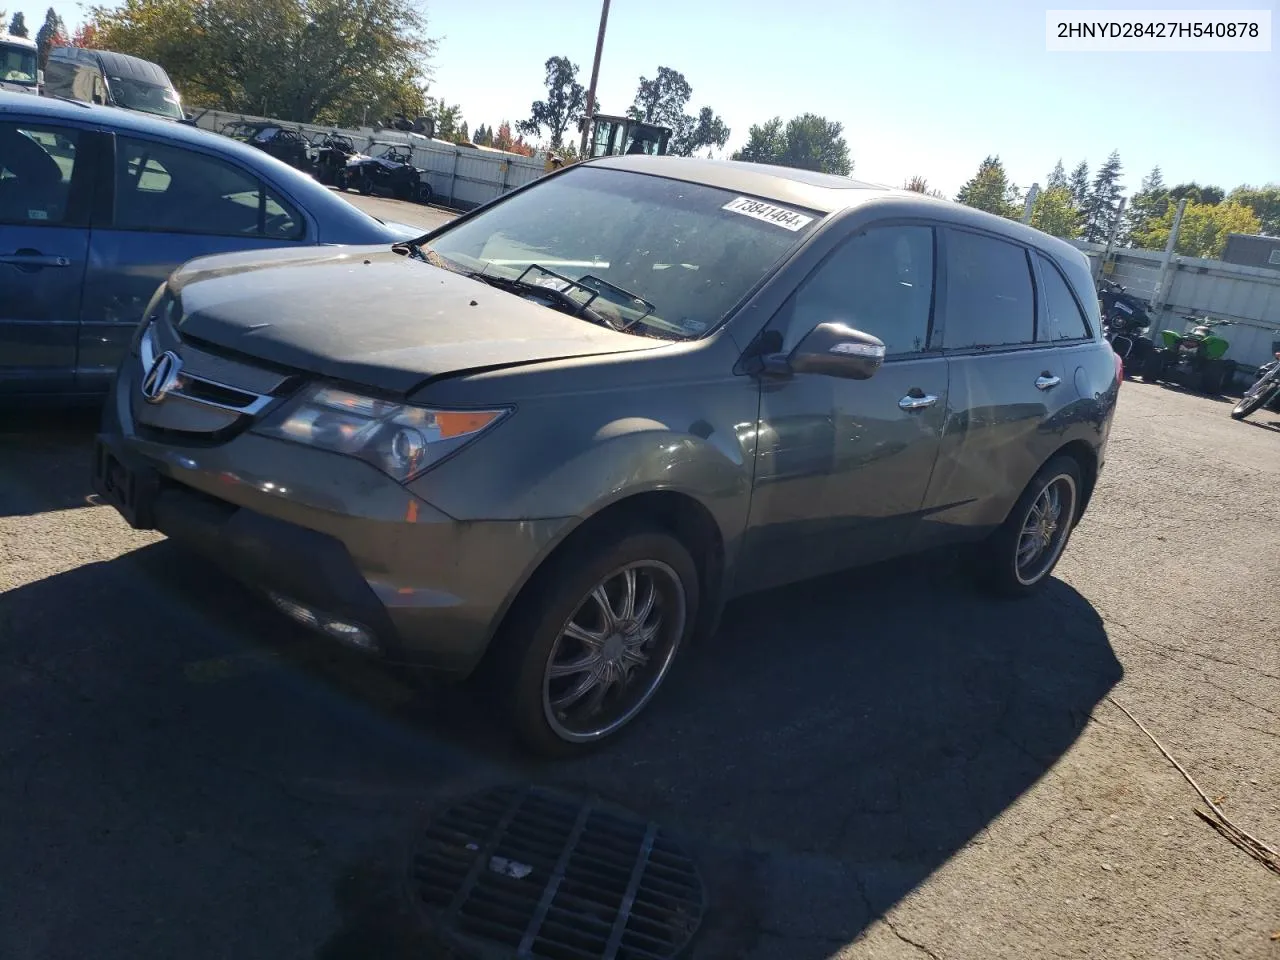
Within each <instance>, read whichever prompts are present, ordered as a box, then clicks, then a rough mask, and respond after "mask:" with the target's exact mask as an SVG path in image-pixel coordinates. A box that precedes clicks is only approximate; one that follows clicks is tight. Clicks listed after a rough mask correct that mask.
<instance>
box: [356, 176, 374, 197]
mask: <svg viewBox="0 0 1280 960" xmlns="http://www.w3.org/2000/svg"><path fill="white" fill-rule="evenodd" d="M356 189H357V190H359V191H360V195H361V196H362V197H368V196H371V195H372V194H373V181H372V180H370V179H369V178H368V177H361V178H360V183H359V184H358V185H357V186H356Z"/></svg>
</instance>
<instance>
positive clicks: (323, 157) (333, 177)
mask: <svg viewBox="0 0 1280 960" xmlns="http://www.w3.org/2000/svg"><path fill="white" fill-rule="evenodd" d="M311 152H312V155H313V157H314V159H313V160H312V167H313V171H314V176H315V178H316V179H317V180H318V181H320V182H321V183H323V184H324V185H325V186H327V187H337V186H341V185H342V184H343V182H344V181H345V179H346V169H347V162H348V161H349V160H350V159H351V158H352V157H354V156H355V155H356V153H357V152H358V151H357V150H356V145H355V144H354V143H352V142H351V138H350V137H345V136H343V135H342V134H340V133H326V134H324V135H323V136H321V137H318V138H316V139H314V140H312V141H311Z"/></svg>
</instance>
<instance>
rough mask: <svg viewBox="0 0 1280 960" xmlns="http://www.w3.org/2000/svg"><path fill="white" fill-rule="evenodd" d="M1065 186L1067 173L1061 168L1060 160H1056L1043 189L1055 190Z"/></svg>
mask: <svg viewBox="0 0 1280 960" xmlns="http://www.w3.org/2000/svg"><path fill="white" fill-rule="evenodd" d="M1066 186H1067V172H1066V170H1064V169H1063V168H1062V158H1061V157H1059V158H1058V162H1057V163H1055V164H1054V165H1053V169H1052V170H1050V171H1049V176H1048V178H1047V179H1046V180H1045V185H1044V188H1045V189H1046V190H1057V189H1059V188H1060V187H1062V188H1065V187H1066Z"/></svg>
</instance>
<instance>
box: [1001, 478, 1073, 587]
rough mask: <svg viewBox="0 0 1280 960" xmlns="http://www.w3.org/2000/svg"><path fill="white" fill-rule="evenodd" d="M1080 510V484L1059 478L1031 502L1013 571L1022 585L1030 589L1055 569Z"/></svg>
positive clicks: (1023, 523) (1020, 535) (1019, 537)
mask: <svg viewBox="0 0 1280 960" xmlns="http://www.w3.org/2000/svg"><path fill="white" fill-rule="evenodd" d="M1075 509H1076V482H1075V480H1073V479H1072V478H1071V477H1070V476H1068V475H1067V474H1065V473H1063V474H1059V475H1058V476H1056V477H1054V478H1053V479H1052V480H1050V481H1049V482H1048V483H1046V484H1045V485H1044V486H1043V487H1042V488H1041V490H1040V493H1039V495H1038V496H1037V497H1036V498H1035V500H1033V501H1032V502H1031V509H1030V510H1028V511H1027V515H1026V517H1025V518H1024V519H1023V521H1022V529H1021V531H1020V532H1019V534H1018V546H1017V552H1016V554H1015V556H1014V561H1013V568H1014V573H1015V575H1016V576H1017V578H1018V582H1019V583H1021V584H1023V585H1024V586H1030V585H1031V584H1033V583H1035V582H1036V581H1038V580H1040V579H1041V578H1042V577H1044V575H1045V574H1047V573H1048V572H1049V571H1050V570H1052V569H1053V565H1054V564H1055V563H1057V562H1058V557H1059V556H1061V555H1062V548H1063V547H1065V546H1066V545H1067V537H1068V536H1069V535H1070V534H1071V518H1072V517H1073V516H1074V515H1075Z"/></svg>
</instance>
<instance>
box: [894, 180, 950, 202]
mask: <svg viewBox="0 0 1280 960" xmlns="http://www.w3.org/2000/svg"><path fill="white" fill-rule="evenodd" d="M902 189H903V190H910V191H912V192H913V193H923V194H924V195H925V196H927V197H941V198H945V196H946V195H945V194H944V193H943V192H942V191H941V190H935V189H934V188H933V187H931V186H929V181H928V180H926V179H925V178H924V177H921V176H915V177H908V178H907V179H906V180H905V181H903V184H902Z"/></svg>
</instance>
